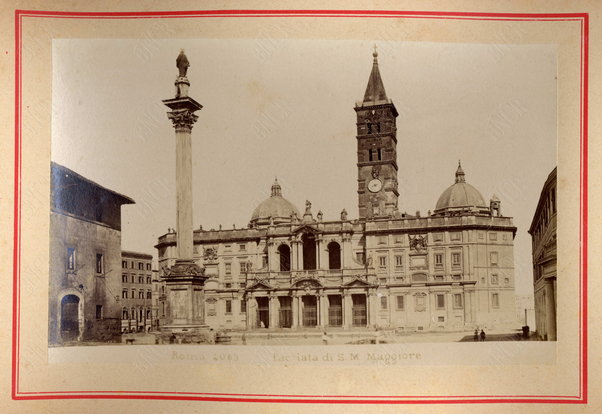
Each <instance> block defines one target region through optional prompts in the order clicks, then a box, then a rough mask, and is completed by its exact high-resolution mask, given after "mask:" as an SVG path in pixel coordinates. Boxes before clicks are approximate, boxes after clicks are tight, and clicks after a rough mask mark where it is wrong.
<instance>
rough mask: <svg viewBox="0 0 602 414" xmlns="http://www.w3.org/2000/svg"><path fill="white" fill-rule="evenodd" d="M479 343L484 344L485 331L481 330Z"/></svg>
mask: <svg viewBox="0 0 602 414" xmlns="http://www.w3.org/2000/svg"><path fill="white" fill-rule="evenodd" d="M481 342H485V331H484V330H482V329H481Z"/></svg>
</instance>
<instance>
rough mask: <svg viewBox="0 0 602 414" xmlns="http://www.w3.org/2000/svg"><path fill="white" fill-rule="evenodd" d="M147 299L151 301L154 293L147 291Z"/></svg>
mask: <svg viewBox="0 0 602 414" xmlns="http://www.w3.org/2000/svg"><path fill="white" fill-rule="evenodd" d="M146 298H147V299H151V298H152V293H151V291H150V290H147V291H146Z"/></svg>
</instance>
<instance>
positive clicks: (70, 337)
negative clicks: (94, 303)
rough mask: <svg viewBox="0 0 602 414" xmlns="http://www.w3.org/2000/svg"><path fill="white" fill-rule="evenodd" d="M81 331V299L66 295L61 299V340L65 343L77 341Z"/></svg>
mask: <svg viewBox="0 0 602 414" xmlns="http://www.w3.org/2000/svg"><path fill="white" fill-rule="evenodd" d="M80 333H81V332H80V331H79V298H78V297H77V296H76V295H65V296H63V299H61V338H62V339H63V341H76V340H77V339H78V338H79V336H80Z"/></svg>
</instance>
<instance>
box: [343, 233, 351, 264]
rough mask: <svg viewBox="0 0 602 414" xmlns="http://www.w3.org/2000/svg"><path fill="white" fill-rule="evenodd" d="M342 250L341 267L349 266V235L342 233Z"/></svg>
mask: <svg viewBox="0 0 602 414" xmlns="http://www.w3.org/2000/svg"><path fill="white" fill-rule="evenodd" d="M342 249H343V252H342V254H341V268H342V269H345V268H350V267H351V264H352V263H353V257H352V253H353V252H352V249H351V237H350V236H349V235H343V246H342Z"/></svg>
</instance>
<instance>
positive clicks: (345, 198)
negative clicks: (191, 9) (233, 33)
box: [41, 32, 558, 348]
mask: <svg viewBox="0 0 602 414" xmlns="http://www.w3.org/2000/svg"><path fill="white" fill-rule="evenodd" d="M266 33H267V32H266ZM557 135H558V133H557V51H556V47H555V46H554V45H549V44H532V45H525V44H522V45H513V44H478V43H437V42H410V41H392V40H378V39H375V40H374V41H363V40H326V39H324V40H301V39H291V38H287V39H282V38H270V37H265V38H257V39H235V38H232V39H219V40H218V39H206V38H199V39H191V38H186V39H54V40H53V42H52V135H51V163H50V165H49V171H50V177H51V179H50V185H51V189H50V195H51V208H50V224H49V225H50V250H49V261H50V263H49V290H48V292H49V295H48V345H49V346H50V347H51V348H52V347H72V346H83V345H85V346H93V345H115V346H117V345H124V346H129V345H165V344H172V345H180V344H182V345H186V344H189V345H190V344H194V345H207V346H209V345H246V346H265V345H276V346H280V345H282V346H287V345H295V346H299V345H316V346H331V345H369V344H375V345H378V344H404V343H416V342H421V343H446V342H495V341H556V312H557V306H556V303H557V301H556V297H557V293H556V243H557V242H556V213H557V201H556V198H557V195H556V166H557ZM41 213H42V212H41Z"/></svg>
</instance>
